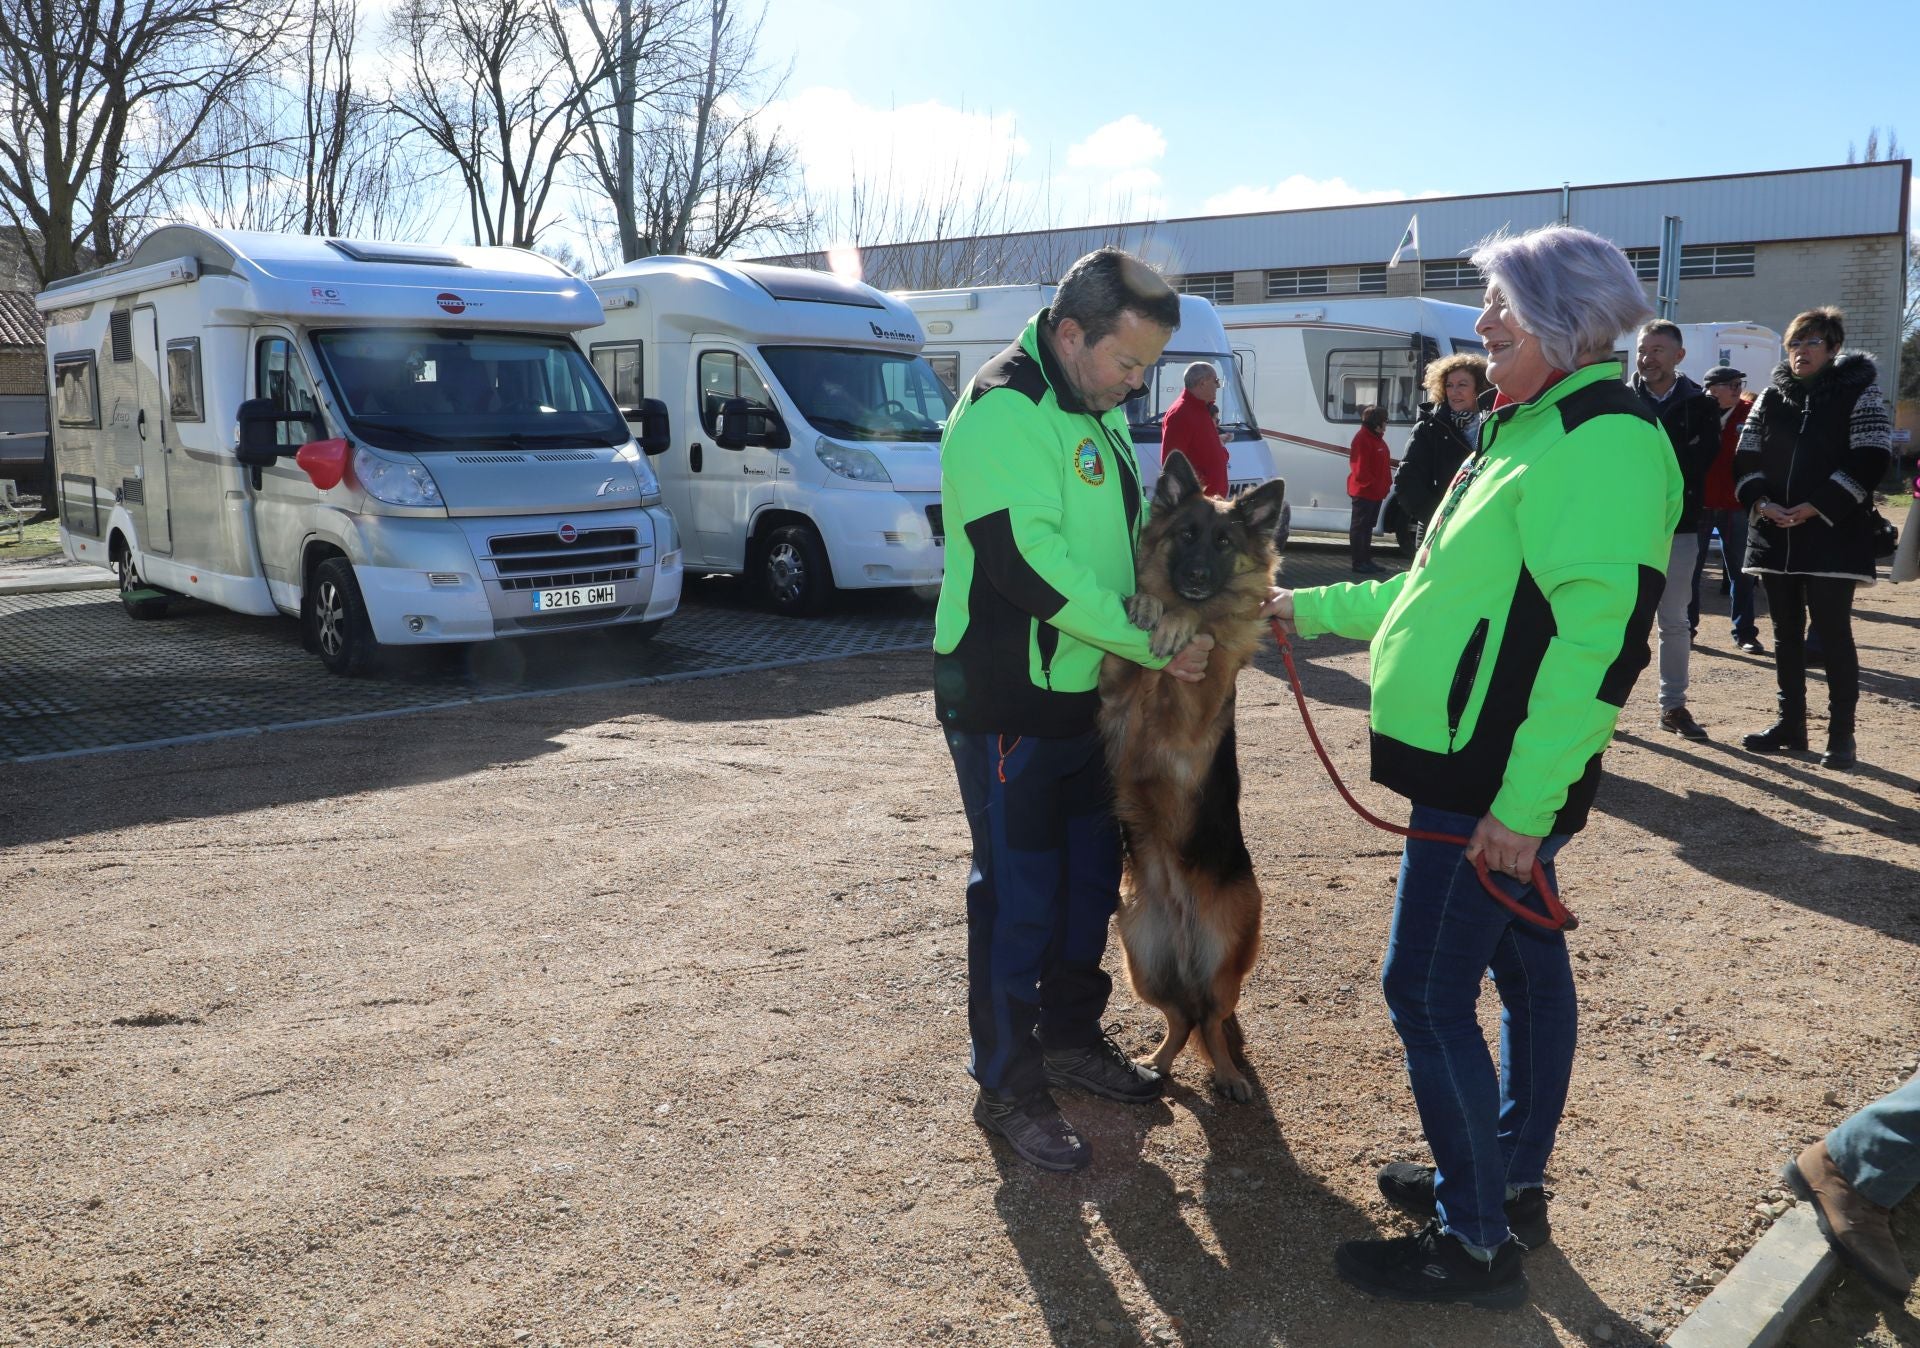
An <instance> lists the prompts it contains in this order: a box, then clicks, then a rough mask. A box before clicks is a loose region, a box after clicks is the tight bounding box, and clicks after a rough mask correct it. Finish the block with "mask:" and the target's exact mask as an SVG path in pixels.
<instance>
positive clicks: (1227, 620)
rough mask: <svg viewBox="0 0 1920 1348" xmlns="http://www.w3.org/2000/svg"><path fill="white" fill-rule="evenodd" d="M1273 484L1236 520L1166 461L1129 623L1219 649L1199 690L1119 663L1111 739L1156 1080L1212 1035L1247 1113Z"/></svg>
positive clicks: (1136, 984)
mask: <svg viewBox="0 0 1920 1348" xmlns="http://www.w3.org/2000/svg"><path fill="white" fill-rule="evenodd" d="M1286 490H1287V489H1286V484H1285V483H1284V482H1279V481H1275V482H1269V483H1266V484H1265V485H1264V486H1261V487H1259V488H1257V489H1255V490H1254V491H1250V492H1248V493H1247V494H1246V495H1244V496H1242V497H1241V498H1240V499H1239V500H1238V501H1235V502H1234V503H1233V504H1232V505H1228V504H1227V503H1226V502H1224V501H1219V500H1215V499H1213V498H1210V497H1208V496H1206V495H1204V494H1202V492H1201V489H1200V482H1199V479H1198V478H1197V477H1195V476H1194V472H1193V468H1192V466H1191V465H1190V464H1188V462H1187V460H1186V456H1185V455H1182V454H1173V455H1170V456H1169V457H1168V459H1167V461H1166V464H1165V466H1164V467H1163V468H1162V469H1161V472H1160V481H1159V484H1158V485H1157V486H1156V487H1155V489H1154V493H1153V509H1152V512H1151V515H1150V518H1149V521H1148V524H1147V527H1146V529H1145V530H1144V531H1143V532H1142V534H1141V536H1140V546H1139V549H1138V551H1137V555H1136V557H1135V559H1134V573H1135V578H1136V579H1135V584H1136V587H1137V590H1138V592H1137V593H1136V594H1135V595H1134V596H1133V598H1132V599H1130V600H1129V601H1128V603H1127V616H1128V617H1129V618H1131V619H1132V620H1133V622H1134V624H1135V625H1136V626H1138V627H1140V628H1142V629H1143V630H1146V631H1150V632H1152V634H1153V637H1152V646H1153V650H1154V653H1155V654H1156V655H1166V656H1170V655H1173V654H1174V653H1175V652H1177V651H1178V650H1179V649H1180V648H1181V647H1183V646H1185V645H1186V644H1187V642H1189V641H1190V640H1192V639H1193V637H1194V636H1195V634H1196V633H1200V632H1207V633H1211V634H1212V636H1213V639H1214V643H1215V644H1214V648H1213V652H1212V655H1211V656H1210V657H1209V659H1208V663H1207V675H1206V678H1205V680H1204V681H1202V682H1200V683H1183V682H1181V681H1180V680H1178V679H1175V678H1174V677H1173V676H1172V675H1169V674H1165V673H1163V672H1161V671H1159V670H1154V669H1148V668H1146V667H1145V666H1142V665H1138V664H1135V663H1134V662H1133V661H1131V660H1125V659H1122V658H1120V657H1119V656H1115V655H1109V656H1108V657H1107V658H1106V661H1105V663H1104V664H1103V665H1102V666H1101V670H1100V701H1101V708H1100V729H1101V732H1102V734H1103V735H1104V737H1105V740H1106V749H1107V763H1108V765H1109V767H1110V768H1111V769H1112V773H1113V784H1114V811H1115V814H1116V815H1117V816H1118V818H1119V820H1120V827H1121V831H1122V834H1123V836H1124V838H1125V846H1126V876H1125V880H1124V882H1123V885H1122V904H1121V910H1120V918H1119V927H1120V943H1121V946H1122V948H1123V949H1124V951H1125V952H1126V966H1127V978H1128V980H1129V981H1130V982H1131V983H1132V984H1133V990H1134V992H1135V993H1136V994H1138V996H1139V997H1140V999H1141V1000H1142V1001H1144V1002H1147V1003H1149V1004H1150V1005H1152V1006H1156V1007H1158V1008H1159V1009H1160V1010H1161V1012H1162V1013H1163V1014H1164V1015H1165V1016H1166V1018H1167V1034H1166V1038H1165V1039H1163V1040H1161V1042H1160V1048H1159V1050H1158V1051H1157V1052H1155V1053H1154V1055H1153V1058H1152V1065H1153V1066H1154V1067H1155V1068H1156V1069H1158V1070H1159V1071H1160V1072H1161V1073H1162V1074H1163V1075H1164V1074H1167V1073H1169V1072H1170V1070H1171V1069H1172V1067H1173V1060H1174V1058H1175V1057H1177V1056H1178V1055H1179V1053H1180V1050H1181V1049H1182V1048H1183V1047H1185V1046H1186V1043H1187V1040H1188V1038H1189V1037H1190V1036H1191V1035H1192V1034H1193V1032H1194V1031H1195V1030H1198V1031H1199V1032H1200V1052H1201V1054H1202V1055H1203V1056H1205V1057H1206V1058H1207V1059H1208V1060H1209V1061H1210V1062H1211V1063H1212V1064H1213V1080H1214V1084H1215V1085H1216V1086H1217V1087H1218V1088H1219V1089H1220V1090H1221V1091H1223V1092H1224V1093H1226V1094H1227V1095H1229V1096H1231V1097H1232V1098H1233V1099H1235V1100H1246V1099H1249V1098H1251V1097H1252V1094H1253V1088H1252V1086H1251V1085H1249V1084H1248V1082H1247V1078H1246V1077H1245V1076H1244V1075H1243V1074H1242V1073H1241V1071H1240V1068H1239V1067H1238V1065H1236V1062H1235V1057H1236V1055H1237V1054H1238V1053H1239V1052H1240V1050H1241V1037H1240V1022H1239V1020H1238V1019H1237V1018H1236V1016H1235V1012H1236V1011H1237V1010H1238V1008H1239V1005H1240V986H1241V984H1242V983H1244V982H1245V981H1246V978H1247V974H1248V973H1249V972H1251V971H1252V969H1253V962H1254V957H1255V955H1256V954H1257V952H1258V950H1259V946H1260V887H1259V885H1258V884H1256V883H1255V881H1254V878H1253V861H1252V858H1250V857H1249V856H1248V855H1247V845H1246V841H1245V839H1244V838H1243V837H1242V836H1241V832H1240V767H1239V763H1238V761H1237V760H1236V758H1235V755H1234V736H1233V696H1234V682H1235V680H1236V679H1237V678H1238V677H1239V674H1240V671H1241V670H1242V669H1243V668H1245V666H1246V665H1247V663H1248V661H1250V660H1251V659H1252V658H1253V652H1254V649H1255V648H1256V647H1257V646H1258V645H1259V643H1260V641H1261V639H1262V637H1263V635H1264V634H1265V632H1266V627H1267V625H1266V623H1265V622H1264V621H1263V620H1262V619H1261V617H1260V614H1259V609H1260V605H1261V604H1262V603H1264V602H1265V600H1266V597H1267V590H1268V588H1269V587H1270V586H1271V585H1272V583H1273V575H1274V569H1275V567H1276V566H1277V565H1278V563H1279V557H1278V555H1277V553H1276V551H1275V547H1274V528H1275V526H1276V525H1277V524H1278V523H1279V522H1280V512H1281V507H1282V505H1283V504H1284V501H1285V498H1286Z"/></svg>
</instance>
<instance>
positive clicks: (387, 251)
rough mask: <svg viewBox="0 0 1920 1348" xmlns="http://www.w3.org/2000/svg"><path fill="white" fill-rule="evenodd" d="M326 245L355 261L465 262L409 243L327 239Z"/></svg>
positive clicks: (428, 264)
mask: <svg viewBox="0 0 1920 1348" xmlns="http://www.w3.org/2000/svg"><path fill="white" fill-rule="evenodd" d="M327 246H328V247H329V248H333V249H335V250H337V251H339V252H341V253H344V254H345V255H346V256H348V257H350V258H352V259H353V260H354V261H355V262H404V263H409V264H411V265H413V266H416V267H464V266H466V265H467V264H466V263H464V262H462V261H461V260H460V259H459V258H457V257H455V256H454V255H453V254H451V253H442V252H437V251H435V250H434V249H432V248H422V247H420V246H418V245H415V244H410V243H360V242H358V241H357V240H354V239H328V240H327Z"/></svg>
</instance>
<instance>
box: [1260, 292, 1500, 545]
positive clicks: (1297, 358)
mask: <svg viewBox="0 0 1920 1348" xmlns="http://www.w3.org/2000/svg"><path fill="white" fill-rule="evenodd" d="M1479 316H1480V311H1479V310H1478V309H1475V308H1472V307H1470V306H1468V305H1465V304H1447V303H1444V302H1442V301H1439V300H1423V299H1413V298H1407V299H1399V298H1378V299H1328V300H1315V301H1301V302H1298V303H1295V302H1284V303H1267V304H1236V305H1233V306H1232V307H1231V308H1229V309H1227V310H1226V311H1225V313H1224V316H1223V321H1224V322H1225V325H1226V330H1227V336H1228V338H1229V339H1230V340H1231V341H1232V343H1233V350H1234V353H1235V354H1236V355H1237V356H1239V358H1240V362H1241V378H1242V379H1243V381H1244V382H1245V384H1246V388H1247V395H1248V397H1249V399H1250V400H1251V402H1252V405H1253V411H1254V417H1255V424H1256V425H1257V426H1258V427H1259V433H1260V435H1261V436H1262V437H1263V438H1264V439H1265V440H1266V442H1267V443H1268V445H1269V446H1270V447H1271V449H1272V452H1273V461H1274V473H1275V475H1276V476H1278V477H1283V478H1285V479H1286V480H1287V500H1288V502H1289V503H1290V504H1291V505H1292V507H1293V526H1294V528H1295V529H1311V530H1319V531H1326V532H1336V533H1342V534H1344V533H1345V532H1346V530H1347V524H1348V521H1349V519H1350V517H1351V510H1352V502H1351V500H1350V499H1349V498H1348V496H1347V467H1348V453H1349V449H1350V447H1351V445H1352V443H1353V437H1354V433H1355V432H1356V431H1358V430H1359V429H1360V413H1361V412H1362V411H1363V410H1365V409H1366V408H1367V407H1368V406H1369V405H1373V406H1380V407H1384V408H1386V409H1387V427H1388V429H1387V442H1388V444H1389V445H1390V446H1392V448H1393V450H1394V452H1395V454H1396V456H1397V455H1398V454H1399V452H1400V451H1401V450H1403V449H1404V448H1405V446H1406V441H1407V437H1408V436H1409V435H1410V434H1411V433H1412V431H1413V423H1414V419H1415V417H1416V416H1417V415H1418V413H1419V410H1420V403H1421V401H1422V400H1423V399H1424V398H1425V397H1426V395H1425V394H1424V393H1423V392H1422V391H1421V387H1420V384H1421V380H1422V378H1423V377H1424V376H1425V374H1426V369H1427V366H1428V364H1429V363H1431V362H1432V361H1435V360H1438V359H1440V358H1441V357H1442V356H1450V355H1452V354H1454V353H1455V352H1458V351H1470V352H1473V353H1475V354H1485V352H1486V346H1485V344H1484V343H1482V342H1481V340H1480V338H1479V336H1478V335H1477V334H1476V333H1475V332H1474V330H1473V325H1474V322H1475V321H1476V320H1477V319H1478V318H1479ZM1397 462H1398V459H1397V457H1396V463H1397ZM1376 531H1377V532H1380V533H1383V534H1392V535H1394V536H1395V537H1396V538H1397V539H1398V541H1399V544H1400V548H1401V551H1402V552H1403V553H1405V554H1407V555H1411V554H1412V551H1413V546H1414V527H1413V524H1412V522H1411V521H1410V520H1408V518H1407V516H1406V514H1405V512H1404V511H1402V510H1400V509H1399V508H1398V505H1397V504H1396V503H1395V501H1394V500H1393V498H1392V497H1388V499H1387V501H1386V504H1385V505H1384V506H1383V507H1382V509H1381V511H1380V522H1379V524H1378V525H1377V526H1376Z"/></svg>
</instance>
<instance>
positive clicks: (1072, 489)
mask: <svg viewBox="0 0 1920 1348" xmlns="http://www.w3.org/2000/svg"><path fill="white" fill-rule="evenodd" d="M1179 322H1180V301H1179V296H1178V295H1176V294H1175V293H1174V291H1173V290H1172V289H1171V288H1169V287H1168V285H1167V284H1166V282H1165V281H1163V280H1161V279H1160V277H1159V276H1157V275H1156V274H1155V273H1154V272H1153V271H1152V270H1151V269H1150V268H1148V267H1147V266H1146V265H1145V264H1143V263H1141V262H1140V261H1139V260H1138V259H1135V258H1133V257H1130V256H1128V255H1127V254H1126V253H1123V252H1121V251H1120V250H1119V249H1116V248H1103V249H1101V250H1099V251H1098V252H1094V253H1089V254H1088V255H1087V256H1086V257H1083V258H1081V259H1080V260H1079V261H1078V262H1076V263H1074V265H1073V269H1072V270H1071V271H1069V272H1068V273H1067V275H1066V278H1065V279H1064V280H1062V281H1061V283H1060V286H1059V290H1058V292H1057V293H1056V294H1055V296H1054V302H1053V305H1052V307H1051V308H1048V309H1043V310H1041V311H1040V313H1039V314H1038V315H1037V316H1036V317H1035V318H1034V319H1033V321H1032V322H1031V323H1029V324H1028V325H1027V328H1026V331H1025V332H1023V333H1022V334H1021V335H1020V340H1019V341H1018V342H1016V343H1014V344H1013V345H1012V346H1010V347H1008V348H1007V349H1006V350H1005V351H1002V352H1001V353H1000V354H999V355H997V356H995V357H994V358H993V359H992V360H990V361H989V362H987V364H986V365H985V366H983V367H982V368H981V370H980V372H979V373H978V374H976V375H975V376H974V378H973V383H972V384H971V385H970V386H969V387H968V389H967V392H966V395H965V397H964V398H962V400H961V403H960V405H959V406H958V407H956V408H955V409H954V412H953V416H952V418H951V419H950V420H949V421H948V423H947V430H946V434H945V436H944V437H943V439H942V441H941V477H940V494H941V507H942V510H943V512H944V515H945V521H946V526H947V568H946V579H945V581H944V583H943V584H942V586H941V589H940V604H939V609H938V611H937V614H936V617H935V623H934V639H933V647H934V706H935V710H936V711H937V713H938V715H939V717H940V723H941V725H942V726H943V727H944V728H945V730H946V736H947V746H948V748H949V749H950V750H951V751H952V753H953V761H954V768H955V771H956V772H957V774H958V775H959V779H960V797H961V800H962V802H963V803H964V804H965V807H966V811H967V823H968V826H969V828H970V830H971V832H972V836H973V872H972V874H971V876H970V877H969V879H968V883H967V979H968V992H967V1028H968V1033H969V1036H970V1038H971V1040H972V1062H971V1065H970V1068H969V1070H970V1071H971V1073H972V1075H973V1078H974V1080H975V1081H976V1082H977V1083H978V1085H979V1088H980V1093H979V1097H978V1099H977V1100H976V1102H975V1104H974V1118H975V1120H976V1121H978V1122H979V1124H980V1125H981V1126H982V1127H983V1128H985V1129H987V1130H988V1131H989V1132H993V1133H998V1134H999V1135H1000V1136H1002V1137H1004V1138H1005V1139H1006V1140H1007V1142H1008V1143H1009V1144H1010V1145H1011V1146H1012V1147H1013V1149H1014V1151H1015V1152H1016V1153H1018V1154H1019V1155H1020V1156H1022V1157H1024V1158H1025V1159H1026V1160H1028V1161H1030V1162H1032V1163H1033V1164H1035V1165H1037V1166H1041V1167H1043V1168H1045V1169H1048V1170H1079V1169H1081V1168H1082V1167H1084V1166H1085V1165H1086V1164H1087V1163H1088V1161H1089V1160H1090V1159H1091V1155H1090V1152H1089V1150H1088V1148H1087V1144H1086V1143H1085V1141H1084V1140H1083V1139H1081V1138H1080V1137H1079V1135H1078V1134H1076V1133H1075V1132H1074V1130H1073V1129H1072V1127H1071V1126H1070V1125H1069V1124H1068V1123H1067V1122H1066V1120H1065V1119H1064V1118H1062V1117H1061V1114H1060V1110H1059V1107H1058V1106H1057V1105H1056V1104H1055V1103H1054V1100H1053V1096H1052V1094H1051V1091H1050V1087H1054V1086H1074V1087H1078V1088H1079V1089H1081V1090H1085V1091H1090V1092H1092V1093H1093V1094H1096V1095H1101V1096H1105V1097H1106V1098H1108V1099H1113V1100H1121V1101H1126V1102H1130V1103H1138V1102H1143V1101H1147V1100H1152V1099H1154V1098H1155V1097H1157V1096H1158V1095H1159V1093H1160V1084H1161V1083H1160V1078H1159V1076H1158V1074H1157V1073H1155V1072H1153V1071H1151V1070H1149V1069H1147V1068H1143V1067H1140V1066H1138V1065H1136V1064H1135V1063H1134V1062H1133V1061H1132V1060H1131V1059H1130V1058H1128V1057H1127V1055H1126V1054H1125V1053H1124V1052H1123V1051H1121V1049H1120V1048H1119V1046H1118V1045H1116V1044H1115V1043H1114V1042H1113V1041H1112V1040H1111V1039H1110V1038H1108V1037H1107V1036H1106V1035H1105V1034H1103V1033H1102V1031H1101V1028H1100V1018H1101V1014H1102V1013H1103V1012H1104V1011H1105V1009H1106V1005H1107V997H1108V995H1109V993H1110V992H1111V991H1112V980H1111V979H1110V978H1109V977H1108V976H1107V974H1106V973H1105V971H1104V970H1102V968H1101V967H1100V965H1101V957H1102V956H1103V955H1104V954H1105V952H1106V946H1107V927H1108V923H1109V919H1110V918H1111V917H1112V915H1113V912H1114V910H1115V908H1117V907H1118V906H1119V897H1120V836H1119V829H1118V827H1117V825H1116V824H1115V822H1114V819H1113V814H1112V794H1113V793H1112V785H1111V783H1110V781H1109V779H1108V776H1107V765H1106V755H1105V752H1104V747H1103V745H1102V743H1101V740H1100V735H1099V732H1098V730H1097V729H1096V727H1095V719H1094V718H1095V715H1096V713H1097V712H1098V710H1099V704H1100V694H1099V690H1098V689H1099V676H1100V662H1101V660H1102V659H1103V658H1104V657H1105V656H1106V654H1107V653H1108V652H1112V653H1113V654H1116V655H1120V656H1124V657H1125V658H1126V659H1129V660H1134V661H1138V662H1139V663H1140V664H1143V665H1146V666H1149V667H1151V668H1161V667H1165V668H1166V669H1167V670H1168V672H1169V673H1171V674H1172V675H1173V676H1174V677H1176V678H1186V679H1191V680H1198V679H1199V678H1200V677H1201V676H1202V675H1203V674H1204V673H1205V671H1206V663H1207V651H1208V650H1209V649H1210V648H1211V647H1212V645H1213V639H1212V638H1211V637H1206V636H1201V637H1196V638H1195V639H1194V641H1193V642H1192V643H1191V644H1190V645H1188V646H1187V647H1186V648H1185V649H1183V650H1181V651H1179V652H1177V653H1176V654H1175V655H1174V657H1173V659H1172V660H1171V661H1168V660H1166V659H1164V658H1162V657H1157V656H1155V655H1154V654H1153V651H1152V649H1151V647H1150V646H1149V644H1148V635H1147V633H1145V632H1143V631H1141V630H1140V629H1139V628H1137V627H1135V626H1134V625H1133V624H1132V623H1131V622H1130V621H1128V619H1127V614H1126V607H1125V605H1126V600H1127V597H1128V596H1130V595H1131V594H1132V593H1133V590H1134V578H1133V547H1134V542H1135V540H1136V539H1137V538H1138V536H1139V530H1140V520H1141V516H1142V514H1143V511H1144V505H1143V502H1142V499H1141V493H1140V471H1139V467H1138V465H1137V463H1136V462H1135V460H1134V455H1133V441H1132V437H1131V435H1130V434H1129V432H1128V428H1127V422H1126V418H1125V416H1124V414H1122V413H1121V412H1120V410H1119V408H1120V404H1121V403H1122V402H1124V401H1125V400H1126V399H1127V398H1128V397H1129V396H1130V395H1131V394H1132V393H1133V392H1134V391H1136V390H1137V389H1139V388H1140V387H1141V386H1142V384H1143V383H1144V381H1145V379H1146V376H1147V374H1148V372H1149V371H1150V370H1151V369H1152V368H1153V365H1154V362H1155V361H1157V360H1158V359H1159V358H1160V353H1161V351H1162V350H1164V349H1165V347H1166V344H1167V339H1168V338H1169V337H1170V336H1172V335H1173V329H1174V328H1175V327H1177V326H1178V325H1179Z"/></svg>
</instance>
